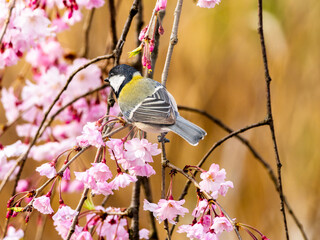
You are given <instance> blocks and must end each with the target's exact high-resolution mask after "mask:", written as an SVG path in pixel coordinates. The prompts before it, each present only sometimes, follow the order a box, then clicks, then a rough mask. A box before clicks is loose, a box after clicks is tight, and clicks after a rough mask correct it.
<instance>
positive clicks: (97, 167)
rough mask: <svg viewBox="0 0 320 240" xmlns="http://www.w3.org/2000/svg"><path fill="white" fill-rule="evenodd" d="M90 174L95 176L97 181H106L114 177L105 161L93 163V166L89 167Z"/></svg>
mask: <svg viewBox="0 0 320 240" xmlns="http://www.w3.org/2000/svg"><path fill="white" fill-rule="evenodd" d="M88 174H90V175H91V176H93V178H94V179H95V180H96V181H97V182H105V181H107V180H108V179H110V178H112V173H111V171H110V169H109V167H108V166H107V164H105V163H101V162H100V163H92V167H91V168H89V169H88Z"/></svg>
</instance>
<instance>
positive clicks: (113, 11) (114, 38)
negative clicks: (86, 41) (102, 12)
mask: <svg viewBox="0 0 320 240" xmlns="http://www.w3.org/2000/svg"><path fill="white" fill-rule="evenodd" d="M109 11H110V29H111V40H112V48H111V49H114V48H115V47H116V45H117V42H118V37H117V25H116V8H115V6H114V0H109Z"/></svg>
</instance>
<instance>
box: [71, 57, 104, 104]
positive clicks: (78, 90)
mask: <svg viewBox="0 0 320 240" xmlns="http://www.w3.org/2000/svg"><path fill="white" fill-rule="evenodd" d="M87 62H89V60H88V59H85V58H77V59H75V60H74V61H73V63H72V65H70V66H68V69H67V75H68V76H70V75H71V74H72V73H73V72H74V71H75V70H76V69H78V68H79V67H81V66H83V65H84V64H86V63H87ZM100 85H101V70H100V68H99V67H98V66H97V65H95V64H91V65H90V66H88V67H86V68H85V69H83V70H81V71H80V72H78V73H77V74H76V75H75V76H74V79H73V80H72V82H71V83H70V85H69V87H68V89H67V91H66V93H67V95H68V97H69V98H70V100H71V99H73V98H74V97H78V96H80V95H82V94H84V93H86V92H87V91H89V90H92V89H95V88H97V87H99V86H100Z"/></svg>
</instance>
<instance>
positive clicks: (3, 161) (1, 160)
mask: <svg viewBox="0 0 320 240" xmlns="http://www.w3.org/2000/svg"><path fill="white" fill-rule="evenodd" d="M15 163H16V161H15V160H11V161H7V158H6V156H5V154H4V152H3V151H0V180H2V179H4V178H5V176H6V175H7V173H8V172H9V171H10V169H11V168H12V167H13V166H15ZM18 171H19V167H16V168H15V170H14V172H13V174H11V175H10V177H9V180H12V179H14V178H15V176H16V175H17V173H18Z"/></svg>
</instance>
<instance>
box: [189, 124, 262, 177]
mask: <svg viewBox="0 0 320 240" xmlns="http://www.w3.org/2000/svg"><path fill="white" fill-rule="evenodd" d="M267 124H268V122H267V121H266V120H263V121H261V122H258V123H255V124H252V125H249V126H246V127H244V128H241V129H239V130H237V131H234V132H232V133H230V134H229V135H227V136H225V137H224V138H222V139H220V140H219V141H217V142H216V143H215V144H214V145H213V146H212V147H211V148H210V149H209V151H208V152H207V153H206V155H205V156H204V157H203V158H202V159H201V160H200V162H199V163H198V165H197V166H198V167H201V166H202V165H203V164H204V163H205V161H206V160H207V158H208V157H209V156H210V154H211V153H212V152H213V151H214V150H215V149H216V148H217V147H219V146H220V145H221V144H222V143H224V142H225V141H227V140H228V139H230V138H232V137H233V136H236V135H238V134H240V133H243V132H246V131H248V130H250V129H252V128H256V127H261V126H265V125H267ZM195 173H197V171H195Z"/></svg>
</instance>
